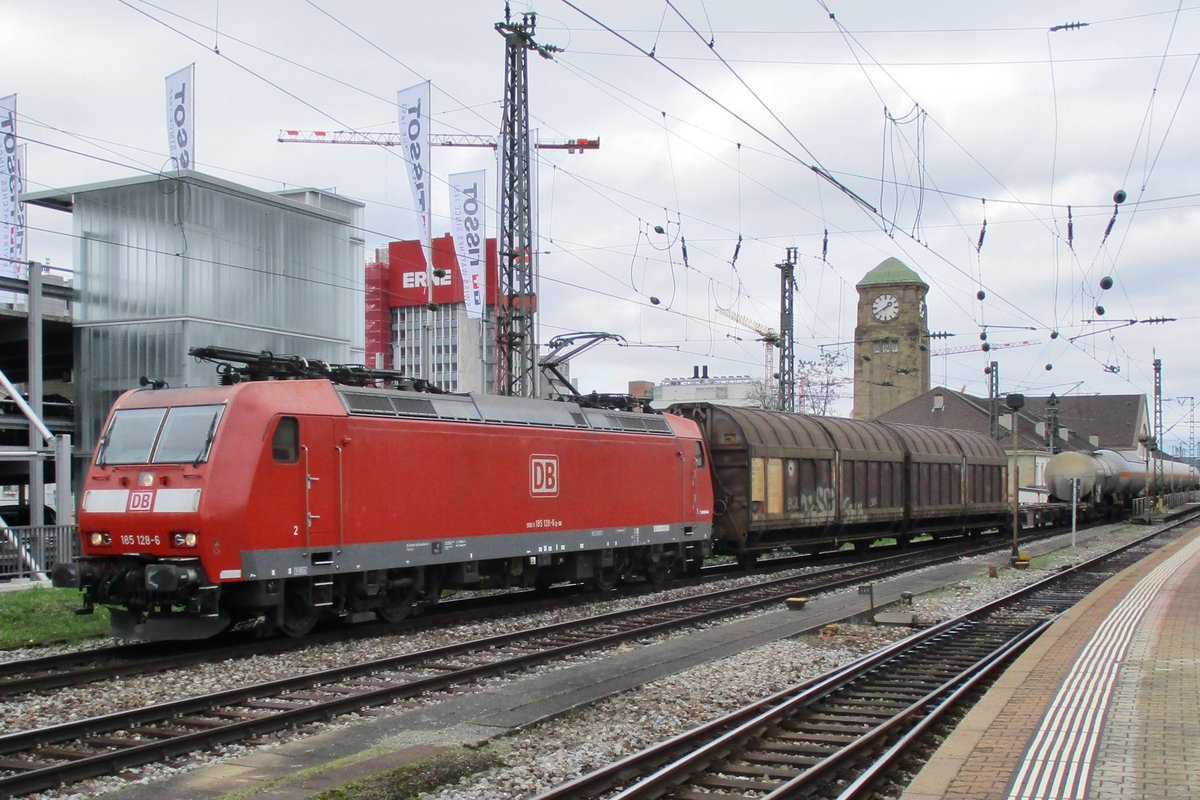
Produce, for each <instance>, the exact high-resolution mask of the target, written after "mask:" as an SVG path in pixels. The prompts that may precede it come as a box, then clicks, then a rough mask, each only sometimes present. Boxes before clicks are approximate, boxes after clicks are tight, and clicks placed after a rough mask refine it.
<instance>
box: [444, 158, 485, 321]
mask: <svg viewBox="0 0 1200 800" xmlns="http://www.w3.org/2000/svg"><path fill="white" fill-rule="evenodd" d="M485 179H486V173H485V171H484V170H478V171H475V172H457V173H454V174H452V175H451V176H450V232H451V233H452V234H453V235H454V253H455V255H456V256H457V257H458V271H459V272H460V273H461V274H462V283H463V303H465V304H466V307H467V316H468V317H470V318H471V319H479V318H480V317H482V316H483V280H484V277H483V276H484V262H485V260H486V258H487V256H486V253H485V248H486V244H485V243H486V242H487V237H486V235H485V231H484V227H483V223H484V217H483V198H484V197H485V196H486V195H485V194H484V181H485Z"/></svg>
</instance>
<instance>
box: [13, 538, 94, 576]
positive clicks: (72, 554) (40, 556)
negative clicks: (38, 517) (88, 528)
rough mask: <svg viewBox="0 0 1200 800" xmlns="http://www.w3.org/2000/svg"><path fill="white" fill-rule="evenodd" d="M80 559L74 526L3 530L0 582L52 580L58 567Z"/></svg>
mask: <svg viewBox="0 0 1200 800" xmlns="http://www.w3.org/2000/svg"><path fill="white" fill-rule="evenodd" d="M78 556H79V533H78V529H77V528H76V527H75V526H74V525H24V526H20V527H11V528H10V527H0V581H11V580H13V579H16V578H25V579H29V580H38V579H41V578H43V577H49V573H50V570H51V569H53V567H54V565H55V564H57V563H59V562H64V561H67V562H69V561H74V560H75V559H76V558H77V557H78Z"/></svg>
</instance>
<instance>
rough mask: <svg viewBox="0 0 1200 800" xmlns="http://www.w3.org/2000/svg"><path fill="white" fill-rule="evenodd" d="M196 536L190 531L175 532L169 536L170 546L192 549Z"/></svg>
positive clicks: (194, 545)
mask: <svg viewBox="0 0 1200 800" xmlns="http://www.w3.org/2000/svg"><path fill="white" fill-rule="evenodd" d="M196 541H197V538H196V534H195V533H193V532H191V531H176V532H175V533H172V534H171V544H172V545H174V546H175V547H187V548H189V549H194V548H195V547H196Z"/></svg>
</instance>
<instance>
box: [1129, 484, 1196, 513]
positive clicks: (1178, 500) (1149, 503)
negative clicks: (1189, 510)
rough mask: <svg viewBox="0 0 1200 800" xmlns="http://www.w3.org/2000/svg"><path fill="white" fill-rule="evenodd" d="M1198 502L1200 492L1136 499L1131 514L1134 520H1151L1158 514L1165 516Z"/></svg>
mask: <svg viewBox="0 0 1200 800" xmlns="http://www.w3.org/2000/svg"><path fill="white" fill-rule="evenodd" d="M1197 502H1200V492H1195V491H1192V492H1174V493H1172V494H1160V495H1151V496H1150V497H1135V498H1133V502H1132V503H1131V508H1130V512H1131V513H1132V516H1133V518H1134V519H1150V518H1151V517H1153V516H1154V515H1156V514H1165V513H1168V512H1171V511H1174V510H1176V509H1179V508H1182V507H1183V506H1185V505H1188V504H1189V503H1197Z"/></svg>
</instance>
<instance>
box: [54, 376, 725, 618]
mask: <svg viewBox="0 0 1200 800" xmlns="http://www.w3.org/2000/svg"><path fill="white" fill-rule="evenodd" d="M706 459H707V454H706V452H705V449H704V445H703V442H702V440H701V438H700V433H699V430H698V429H697V426H696V424H695V423H694V422H692V421H690V420H686V419H683V418H681V417H678V416H673V415H669V414H665V415H664V414H642V413H633V412H622V411H612V410H601V409H594V408H585V407H582V406H580V405H578V404H576V403H564V402H550V401H542V400H526V399H518V398H509V397H497V396H468V395H449V394H430V393H424V392H416V391H401V390H391V389H376V388H366V387H361V386H344V385H336V384H334V383H332V382H331V381H329V380H323V379H316V380H305V379H301V380H262V381H247V382H239V383H233V384H232V385H222V386H214V387H202V388H180V389H169V388H164V389H157V390H155V389H149V388H144V389H139V390H133V391H130V392H126V393H125V394H123V395H122V396H121V397H120V398H119V399H118V400H117V402H116V404H115V406H114V407H113V409H112V410H111V412H110V414H109V417H108V420H107V423H106V426H105V429H104V433H103V434H102V438H101V441H100V443H99V445H98V447H97V449H96V452H95V455H94V458H93V461H92V463H91V466H90V468H89V469H88V471H87V474H86V477H85V481H84V485H83V490H82V494H81V502H80V508H79V515H78V520H79V524H78V527H79V531H80V536H81V538H82V548H83V550H82V552H83V557H82V559H81V560H80V561H79V562H78V563H76V564H67V565H62V566H61V567H60V568H58V569H57V570H56V571H55V574H54V582H55V585H57V586H78V587H81V588H82V590H83V593H84V606H85V610H91V609H92V608H93V607H94V606H96V605H105V606H109V607H110V610H111V611H112V620H113V628H114V631H115V632H116V633H118V634H119V635H122V636H124V637H126V638H145V639H159V638H200V637H205V636H210V635H212V634H214V633H216V632H218V631H220V630H222V629H224V628H226V627H227V626H229V625H230V624H231V623H234V622H238V621H241V620H249V619H256V620H259V621H260V624H261V622H262V621H263V620H265V622H266V624H268V625H270V626H273V627H275V628H277V629H279V630H281V631H283V632H284V633H286V634H289V635H302V634H304V633H306V632H307V631H308V630H309V629H310V628H311V627H312V626H313V624H314V623H315V622H316V621H317V619H318V617H320V616H323V615H348V614H353V613H356V612H374V613H375V614H376V615H378V616H379V617H381V618H383V619H385V620H389V621H392V620H399V619H401V618H402V617H404V616H405V615H406V614H408V613H409V611H410V609H411V608H412V607H413V606H414V604H420V603H422V602H432V601H435V600H436V599H437V597H438V595H439V594H440V592H441V589H442V588H451V587H505V586H529V587H536V586H544V585H548V584H549V583H551V582H555V581H562V580H573V581H582V582H590V583H591V584H592V585H594V586H595V587H597V588H600V589H605V588H611V586H612V585H613V584H614V583H615V582H616V581H617V579H618V578H619V577H621V576H622V575H624V574H629V573H632V574H641V575H645V576H648V577H650V578H655V577H657V576H660V575H663V574H666V573H667V572H670V571H672V570H674V569H678V568H695V569H698V568H699V565H700V563H701V561H702V559H703V557H704V556H705V555H707V554H708V551H709V542H710V537H711V533H712V519H711V513H712V512H711V509H712V491H711V485H710V483H709V477H708V467H707V462H706Z"/></svg>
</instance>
